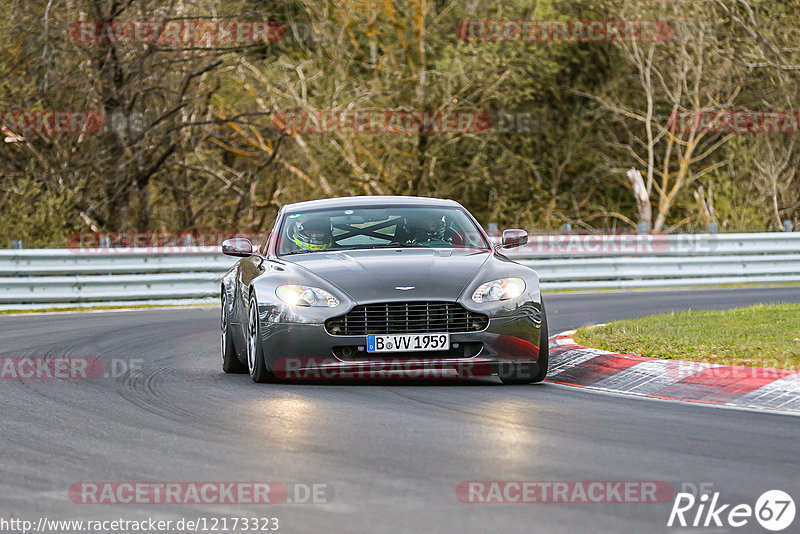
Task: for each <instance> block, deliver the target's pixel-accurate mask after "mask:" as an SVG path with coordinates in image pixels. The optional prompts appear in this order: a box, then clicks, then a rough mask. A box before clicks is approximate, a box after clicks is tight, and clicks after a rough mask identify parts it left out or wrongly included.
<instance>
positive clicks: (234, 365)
mask: <svg viewBox="0 0 800 534" xmlns="http://www.w3.org/2000/svg"><path fill="white" fill-rule="evenodd" d="M220 300H221V302H220V304H221V305H222V313H221V314H220V329H221V332H220V349H221V353H222V370H223V371H224V372H226V373H246V372H247V366H245V365H244V364H243V363H242V362H240V361H239V358H238V357H237V356H236V349H235V348H234V346H233V338H232V337H231V333H230V323H229V322H228V297H227V295H226V294H225V288H222V298H221V299H220Z"/></svg>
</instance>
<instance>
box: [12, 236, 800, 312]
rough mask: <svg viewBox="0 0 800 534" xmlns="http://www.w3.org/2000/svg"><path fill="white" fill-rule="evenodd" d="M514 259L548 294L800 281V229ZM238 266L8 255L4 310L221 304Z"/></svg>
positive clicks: (544, 241)
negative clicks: (223, 286) (227, 279)
mask: <svg viewBox="0 0 800 534" xmlns="http://www.w3.org/2000/svg"><path fill="white" fill-rule="evenodd" d="M507 255H508V256H509V257H511V258H513V259H515V260H517V261H519V262H520V263H522V264H524V265H528V266H529V267H532V268H534V269H536V271H537V272H538V273H539V276H540V279H541V281H542V287H543V288H544V289H600V288H635V287H675V286H701V285H717V284H729V283H769V282H771V283H779V282H798V283H800V232H797V233H761V234H719V235H716V234H700V235H677V234H675V235H664V236H651V235H642V236H636V235H625V236H620V235H616V236H612V235H579V234H565V235H532V236H530V241H529V243H528V244H527V245H525V246H524V247H520V248H518V249H512V250H510V251H508V252H507ZM235 261H236V259H235V258H230V257H228V256H223V255H222V254H220V253H218V252H216V251H209V250H208V247H205V248H204V249H203V250H201V249H198V248H195V247H175V248H170V249H158V250H154V249H54V250H0V309H7V310H8V309H26V308H28V309H31V308H52V307H55V308H57V307H71V306H97V305H109V304H120V303H123V304H124V303H130V304H175V303H205V302H209V303H211V302H216V300H217V299H218V296H219V280H220V278H221V276H222V274H224V273H225V271H227V269H228V268H229V267H230V266H231V265H232V264H233V263H234V262H235Z"/></svg>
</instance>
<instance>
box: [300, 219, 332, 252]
mask: <svg viewBox="0 0 800 534" xmlns="http://www.w3.org/2000/svg"><path fill="white" fill-rule="evenodd" d="M291 240H292V242H293V243H294V244H295V245H297V246H298V247H299V248H300V249H302V250H311V251H314V250H327V249H328V248H330V247H331V246H333V229H332V227H331V220H330V219H329V218H327V217H309V218H308V219H306V220H304V221H299V222H297V223H296V224H295V226H294V230H293V232H292V237H291Z"/></svg>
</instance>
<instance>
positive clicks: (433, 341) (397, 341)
mask: <svg viewBox="0 0 800 534" xmlns="http://www.w3.org/2000/svg"><path fill="white" fill-rule="evenodd" d="M449 348H450V334H389V335H385V336H375V335H372V336H367V352H421V351H427V350H447V349H449Z"/></svg>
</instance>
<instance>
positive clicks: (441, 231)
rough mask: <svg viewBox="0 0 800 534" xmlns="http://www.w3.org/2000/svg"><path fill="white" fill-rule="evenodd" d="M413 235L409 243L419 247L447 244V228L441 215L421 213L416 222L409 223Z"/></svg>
mask: <svg viewBox="0 0 800 534" xmlns="http://www.w3.org/2000/svg"><path fill="white" fill-rule="evenodd" d="M409 223H410V224H409V225H408V226H410V227H411V235H410V239H409V242H410V243H415V244H419V245H425V244H447V243H448V241H447V239H446V237H445V233H446V226H445V222H444V219H443V217H442V215H441V214H437V213H431V212H427V213H421V214H420V215H419V217H418V218H417V219H416V220H414V221H409Z"/></svg>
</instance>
